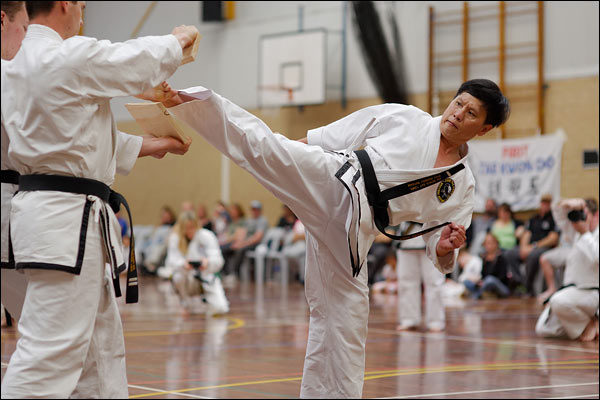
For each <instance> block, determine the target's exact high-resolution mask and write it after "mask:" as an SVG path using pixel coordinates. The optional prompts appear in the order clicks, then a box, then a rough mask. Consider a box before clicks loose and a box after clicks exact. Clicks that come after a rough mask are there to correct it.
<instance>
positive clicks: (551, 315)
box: [535, 199, 599, 342]
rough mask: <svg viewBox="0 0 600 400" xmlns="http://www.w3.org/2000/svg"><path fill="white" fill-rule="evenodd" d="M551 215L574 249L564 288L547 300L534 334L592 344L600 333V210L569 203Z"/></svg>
mask: <svg viewBox="0 0 600 400" xmlns="http://www.w3.org/2000/svg"><path fill="white" fill-rule="evenodd" d="M596 204H597V203H596ZM552 212H553V214H554V216H555V218H556V223H557V224H558V226H559V227H560V229H561V231H562V232H563V233H564V234H567V235H572V241H573V247H572V248H571V251H570V252H569V254H568V256H567V261H566V266H565V279H564V284H565V286H563V287H562V288H561V289H559V290H557V291H556V292H555V293H554V294H553V295H552V296H550V298H549V299H548V301H547V305H546V307H545V308H544V311H543V312H542V314H541V315H540V317H539V319H538V321H537V324H536V327H535V332H536V334H537V335H539V336H543V337H563V336H566V337H568V338H569V339H577V340H580V341H585V342H587V341H592V340H595V339H596V338H598V330H599V328H598V305H599V295H598V272H599V271H598V251H599V246H598V208H597V206H596V211H595V212H594V213H592V209H591V208H590V207H588V206H587V205H586V202H585V201H584V200H582V199H567V200H562V201H560V202H559V203H558V204H556V205H555V206H554V207H553V210H552ZM571 228H573V229H571Z"/></svg>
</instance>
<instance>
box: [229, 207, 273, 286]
mask: <svg viewBox="0 0 600 400" xmlns="http://www.w3.org/2000/svg"><path fill="white" fill-rule="evenodd" d="M250 212H251V217H250V218H247V219H246V220H245V224H244V225H245V229H244V231H243V232H244V234H243V235H242V234H238V235H235V237H234V238H233V240H232V241H231V242H230V243H229V247H228V254H229V257H227V258H226V261H225V273H226V274H227V276H226V277H225V278H224V280H225V283H226V284H227V286H228V287H230V286H232V285H233V284H235V280H236V279H237V278H236V276H239V272H240V267H241V265H242V262H243V261H244V257H245V255H246V252H247V251H249V250H253V249H255V248H256V246H258V245H259V244H260V242H261V240H262V238H263V236H264V234H265V232H266V231H267V229H268V228H269V222H268V221H267V220H266V218H265V217H264V216H263V215H262V204H261V203H260V202H259V201H257V200H254V201H252V202H251V203H250ZM231 217H232V224H233V215H232V216H231ZM230 276H231V277H233V278H229V277H230Z"/></svg>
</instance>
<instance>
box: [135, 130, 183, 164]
mask: <svg viewBox="0 0 600 400" xmlns="http://www.w3.org/2000/svg"><path fill="white" fill-rule="evenodd" d="M190 144H191V143H187V144H185V143H181V142H180V141H179V140H177V139H175V138H173V137H170V136H161V137H151V136H144V140H143V142H142V148H141V150H140V154H139V155H138V157H145V156H152V157H154V158H158V159H160V158H163V157H164V156H165V155H166V154H167V153H173V154H178V155H183V154H185V153H187V151H188V150H189V149H190Z"/></svg>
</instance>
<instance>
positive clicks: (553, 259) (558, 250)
mask: <svg viewBox="0 0 600 400" xmlns="http://www.w3.org/2000/svg"><path fill="white" fill-rule="evenodd" d="M585 203H586V206H587V208H588V210H589V211H590V213H591V214H592V215H593V214H595V213H596V211H598V203H596V200H595V199H586V201H585ZM552 212H553V214H552V216H553V217H554V220H555V221H556V217H555V216H554V208H553V210H552ZM561 231H562V233H561V235H560V245H559V246H557V247H555V248H553V249H551V250H548V251H547V252H545V253H544V254H542V255H541V256H540V268H541V269H542V272H543V273H544V279H545V281H546V287H547V289H546V290H545V291H544V292H542V293H541V294H540V295H539V296H538V302H539V303H540V304H544V303H545V301H546V300H547V299H548V298H549V297H550V296H552V294H553V293H554V292H556V289H557V288H556V282H555V278H554V270H555V269H557V268H562V267H564V266H565V265H566V263H567V256H568V254H569V252H570V251H571V248H572V247H573V239H574V238H576V237H577V234H576V232H573V231H574V228H573V226H572V225H571V224H565V225H564V226H563V229H561Z"/></svg>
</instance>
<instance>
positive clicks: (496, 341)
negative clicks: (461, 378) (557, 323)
mask: <svg viewBox="0 0 600 400" xmlns="http://www.w3.org/2000/svg"><path fill="white" fill-rule="evenodd" d="M369 332H375V333H386V334H392V335H396V336H404V335H406V336H408V335H410V336H420V337H424V338H434V339H435V338H439V339H446V340H457V341H463V342H475V343H488V344H512V345H517V346H525V347H537V346H540V345H541V346H544V347H545V348H548V349H551V350H566V351H577V352H581V353H591V354H599V351H598V350H594V349H582V348H579V347H568V346H559V345H554V344H545V343H527V342H519V341H515V340H502V339H479V338H469V337H464V336H450V335H443V334H439V333H419V332H398V331H395V330H394V331H392V330H389V329H377V328H370V329H369Z"/></svg>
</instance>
